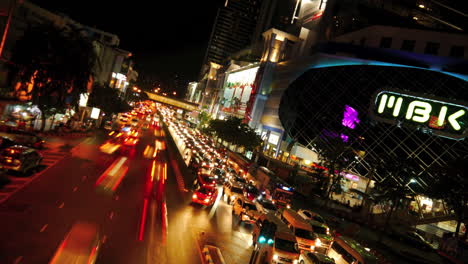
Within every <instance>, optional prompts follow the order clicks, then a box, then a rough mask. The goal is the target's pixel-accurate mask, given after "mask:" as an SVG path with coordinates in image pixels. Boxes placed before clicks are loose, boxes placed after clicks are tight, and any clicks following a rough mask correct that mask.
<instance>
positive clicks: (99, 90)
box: [88, 84, 132, 115]
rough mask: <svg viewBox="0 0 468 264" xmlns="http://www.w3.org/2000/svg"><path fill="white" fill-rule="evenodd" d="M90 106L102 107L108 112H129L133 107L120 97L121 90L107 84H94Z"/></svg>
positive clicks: (89, 101) (89, 100)
mask: <svg viewBox="0 0 468 264" xmlns="http://www.w3.org/2000/svg"><path fill="white" fill-rule="evenodd" d="M88 106H91V107H96V108H99V109H101V110H102V111H104V112H105V113H107V114H109V115H110V114H115V113H122V112H127V111H130V110H131V109H132V107H131V106H130V105H129V104H128V103H127V102H125V101H124V100H123V99H121V98H120V97H119V91H118V90H117V89H114V88H111V87H109V86H107V85H102V84H94V85H93V91H92V92H91V94H90V95H89V99H88Z"/></svg>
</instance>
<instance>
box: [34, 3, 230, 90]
mask: <svg viewBox="0 0 468 264" xmlns="http://www.w3.org/2000/svg"><path fill="white" fill-rule="evenodd" d="M31 2H33V3H35V4H37V5H39V6H40V7H42V8H45V9H48V10H50V11H52V12H61V13H65V14H67V15H68V16H69V17H71V18H72V19H74V20H76V21H78V22H79V23H81V24H85V25H89V26H95V27H96V28H98V29H101V30H104V31H107V32H110V33H114V34H117V35H118V36H119V38H120V48H122V49H125V50H128V51H130V52H132V53H133V54H134V58H135V61H136V68H137V70H138V71H139V73H140V77H141V78H140V79H141V80H143V79H146V78H151V79H154V78H156V79H167V78H171V76H174V75H175V74H178V75H179V76H180V77H179V78H181V79H182V80H187V81H193V80H196V78H197V77H198V74H199V71H200V68H201V63H202V60H203V57H204V55H205V50H206V46H207V43H208V40H209V37H210V33H211V29H212V25H213V22H214V20H215V17H216V11H217V8H218V7H219V6H220V5H222V4H223V1H222V0H211V1H161V0H154V1H142V0H133V1H126V2H123V3H125V4H122V2H116V1H112V2H111V1H95V0H94V1H91V0H61V1H57V0H31ZM112 4H114V5H112Z"/></svg>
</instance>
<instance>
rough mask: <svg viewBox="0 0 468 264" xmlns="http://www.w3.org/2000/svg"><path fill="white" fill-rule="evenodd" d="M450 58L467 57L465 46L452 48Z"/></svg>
mask: <svg viewBox="0 0 468 264" xmlns="http://www.w3.org/2000/svg"><path fill="white" fill-rule="evenodd" d="M449 56H450V57H457V58H462V57H463V56H465V47H463V46H452V47H451V48H450V54H449Z"/></svg>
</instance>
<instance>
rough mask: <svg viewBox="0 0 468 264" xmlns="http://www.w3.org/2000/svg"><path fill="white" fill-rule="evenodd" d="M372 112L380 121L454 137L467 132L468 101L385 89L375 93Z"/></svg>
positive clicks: (461, 137)
mask: <svg viewBox="0 0 468 264" xmlns="http://www.w3.org/2000/svg"><path fill="white" fill-rule="evenodd" d="M373 101H374V103H373V105H372V106H371V107H372V108H373V109H371V115H372V116H373V118H374V119H376V120H377V121H381V122H385V123H390V124H396V125H404V126H407V125H410V126H413V127H414V126H416V127H417V128H418V129H420V130H421V131H423V132H425V133H429V134H434V135H438V136H442V137H447V138H451V139H463V138H465V137H466V134H467V127H466V125H467V122H468V104H467V103H465V102H455V101H450V100H447V99H439V98H435V97H430V96H427V97H421V96H419V95H416V94H412V93H410V92H399V91H396V90H383V91H380V92H378V93H377V94H376V95H375V96H374V100H373Z"/></svg>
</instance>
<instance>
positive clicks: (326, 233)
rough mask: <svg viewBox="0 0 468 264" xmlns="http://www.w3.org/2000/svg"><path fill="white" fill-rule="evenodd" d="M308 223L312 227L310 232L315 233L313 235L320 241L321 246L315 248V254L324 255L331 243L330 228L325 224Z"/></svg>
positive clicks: (312, 221)
mask: <svg viewBox="0 0 468 264" xmlns="http://www.w3.org/2000/svg"><path fill="white" fill-rule="evenodd" d="M308 221H309V224H310V226H311V227H312V231H313V232H314V233H315V235H317V237H318V238H319V239H320V241H321V245H320V246H317V247H316V248H315V250H316V251H317V252H320V253H323V254H326V253H327V252H328V250H329V249H330V247H331V245H332V243H333V236H332V235H331V234H330V228H329V227H328V226H327V225H326V224H324V223H321V222H318V221H314V220H308Z"/></svg>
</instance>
